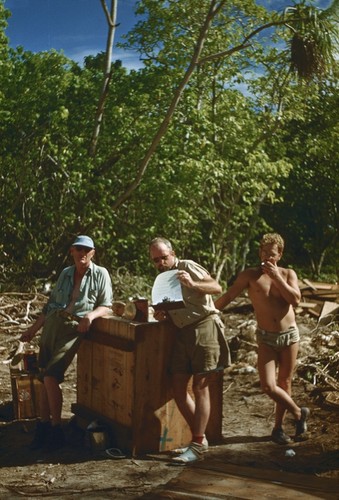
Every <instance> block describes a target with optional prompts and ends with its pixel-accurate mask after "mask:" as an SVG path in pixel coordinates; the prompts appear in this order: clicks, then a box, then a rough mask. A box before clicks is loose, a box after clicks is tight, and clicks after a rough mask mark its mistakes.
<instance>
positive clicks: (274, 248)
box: [259, 243, 281, 264]
mask: <svg viewBox="0 0 339 500" xmlns="http://www.w3.org/2000/svg"><path fill="white" fill-rule="evenodd" d="M259 256H260V260H261V262H264V261H269V262H272V264H275V263H277V262H278V261H279V260H280V259H281V252H280V251H279V249H278V245H277V244H276V243H267V244H266V245H263V246H261V247H260V249H259Z"/></svg>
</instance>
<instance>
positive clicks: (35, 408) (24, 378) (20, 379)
mask: <svg viewBox="0 0 339 500" xmlns="http://www.w3.org/2000/svg"><path fill="white" fill-rule="evenodd" d="M10 376H11V386H12V397H13V409H14V416H15V418H16V419H18V420H21V419H28V418H36V417H38V416H39V404H40V394H41V385H42V384H41V382H40V381H39V380H38V379H37V377H36V375H35V374H33V373H28V372H23V371H14V370H11V371H10Z"/></svg>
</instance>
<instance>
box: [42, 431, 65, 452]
mask: <svg viewBox="0 0 339 500" xmlns="http://www.w3.org/2000/svg"><path fill="white" fill-rule="evenodd" d="M64 444H65V435H64V431H63V430H62V427H61V425H52V426H51V428H50V432H49V436H48V438H47V440H46V442H45V446H44V449H45V450H46V451H56V450H59V449H60V448H62V447H63V446H64Z"/></svg>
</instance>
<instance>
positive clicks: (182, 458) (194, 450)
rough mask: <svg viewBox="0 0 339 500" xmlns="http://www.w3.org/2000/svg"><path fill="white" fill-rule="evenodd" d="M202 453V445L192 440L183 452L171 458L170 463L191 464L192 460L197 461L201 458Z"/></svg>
mask: <svg viewBox="0 0 339 500" xmlns="http://www.w3.org/2000/svg"><path fill="white" fill-rule="evenodd" d="M203 454H204V452H203V451H202V445H201V444H198V443H194V442H193V441H192V443H191V444H190V445H189V446H188V448H187V450H186V451H185V452H184V453H182V454H181V455H179V456H177V457H173V458H172V459H171V463H172V464H173V465H187V464H191V463H193V462H197V461H198V460H202V459H203Z"/></svg>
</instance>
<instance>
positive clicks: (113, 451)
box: [105, 448, 126, 460]
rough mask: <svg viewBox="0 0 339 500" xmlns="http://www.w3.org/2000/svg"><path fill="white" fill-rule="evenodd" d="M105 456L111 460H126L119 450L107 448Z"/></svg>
mask: <svg viewBox="0 0 339 500" xmlns="http://www.w3.org/2000/svg"><path fill="white" fill-rule="evenodd" d="M105 451H106V455H108V456H109V457H110V458H113V459H114V460H120V459H122V458H126V455H124V454H123V453H122V451H121V450H119V448H107V450H105Z"/></svg>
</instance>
